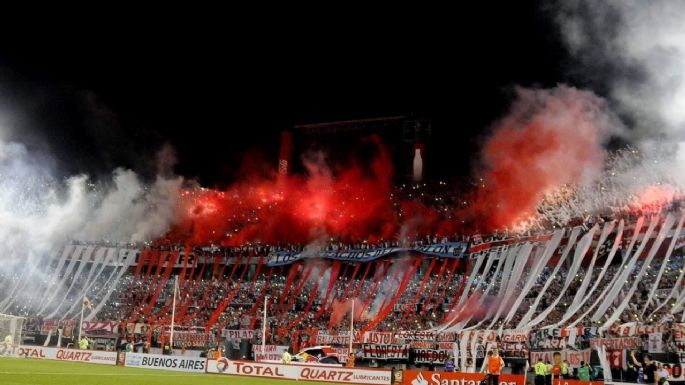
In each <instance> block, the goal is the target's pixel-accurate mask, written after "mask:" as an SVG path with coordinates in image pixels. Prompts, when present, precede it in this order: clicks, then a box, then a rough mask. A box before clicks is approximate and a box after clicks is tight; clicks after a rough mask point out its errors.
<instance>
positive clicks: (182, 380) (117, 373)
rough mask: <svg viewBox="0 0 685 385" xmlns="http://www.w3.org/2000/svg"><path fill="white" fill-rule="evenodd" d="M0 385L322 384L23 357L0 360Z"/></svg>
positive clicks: (319, 383)
mask: <svg viewBox="0 0 685 385" xmlns="http://www.w3.org/2000/svg"><path fill="white" fill-rule="evenodd" d="M0 384H2V385H28V384H30V385H122V384H126V385H137V384H145V385H148V384H149V385H188V384H189V385H213V384H221V385H257V384H259V385H291V384H299V385H314V384H317V385H321V384H324V383H322V382H309V381H306V382H305V381H290V380H269V379H264V378H256V377H238V376H226V375H218V374H196V373H182V372H170V371H165V370H153V369H138V368H124V367H118V366H109V365H94V364H83V363H79V362H65V361H52V360H32V359H25V358H6V357H3V358H0Z"/></svg>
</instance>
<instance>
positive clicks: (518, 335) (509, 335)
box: [500, 329, 530, 344]
mask: <svg viewBox="0 0 685 385" xmlns="http://www.w3.org/2000/svg"><path fill="white" fill-rule="evenodd" d="M529 334H530V330H514V329H509V330H502V337H501V339H500V340H501V341H502V342H511V343H524V344H525V343H526V342H528V336H529Z"/></svg>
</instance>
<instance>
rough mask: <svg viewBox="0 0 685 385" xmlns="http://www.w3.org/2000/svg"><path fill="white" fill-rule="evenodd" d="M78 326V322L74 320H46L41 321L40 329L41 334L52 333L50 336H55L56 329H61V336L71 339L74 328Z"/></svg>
mask: <svg viewBox="0 0 685 385" xmlns="http://www.w3.org/2000/svg"><path fill="white" fill-rule="evenodd" d="M77 324H78V321H77V320H75V319H69V320H57V319H47V320H44V321H43V326H42V328H41V329H40V331H41V334H49V333H50V332H52V335H56V334H57V329H59V328H61V329H62V336H63V337H65V338H71V337H72V336H73V335H74V334H73V332H74V328H76V325H77Z"/></svg>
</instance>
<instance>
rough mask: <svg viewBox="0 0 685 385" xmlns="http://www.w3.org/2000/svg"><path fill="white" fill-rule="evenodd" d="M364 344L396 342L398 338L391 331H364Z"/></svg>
mask: <svg viewBox="0 0 685 385" xmlns="http://www.w3.org/2000/svg"><path fill="white" fill-rule="evenodd" d="M363 342H364V343H365V344H386V345H387V344H397V343H399V342H398V339H397V338H395V336H394V333H392V332H364V341H363Z"/></svg>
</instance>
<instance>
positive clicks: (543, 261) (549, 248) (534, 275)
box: [499, 230, 564, 331]
mask: <svg viewBox="0 0 685 385" xmlns="http://www.w3.org/2000/svg"><path fill="white" fill-rule="evenodd" d="M562 235H564V231H563V230H557V231H555V232H554V234H553V235H552V239H550V240H549V241H547V244H546V246H545V250H544V252H543V253H542V257H541V258H538V262H537V263H536V264H535V266H533V268H532V270H531V271H530V273H529V275H528V279H527V280H526V283H525V285H524V286H523V288H522V289H521V292H520V293H519V295H518V297H517V298H516V301H514V304H513V306H512V307H511V309H509V314H507V316H506V318H505V319H504V322H503V323H502V326H500V328H499V330H500V331H501V330H502V329H503V327H504V325H505V324H508V323H509V321H511V319H512V318H513V317H514V314H516V312H517V311H518V310H519V306H521V302H522V301H523V298H525V296H526V295H528V292H530V289H531V288H532V287H533V284H534V283H535V282H537V280H538V278H539V277H540V275H541V274H542V271H543V269H544V268H545V266H547V262H549V260H550V258H551V257H552V255H553V254H554V252H555V251H556V249H557V247H559V243H560V242H561V237H562ZM533 262H534V261H533Z"/></svg>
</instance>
